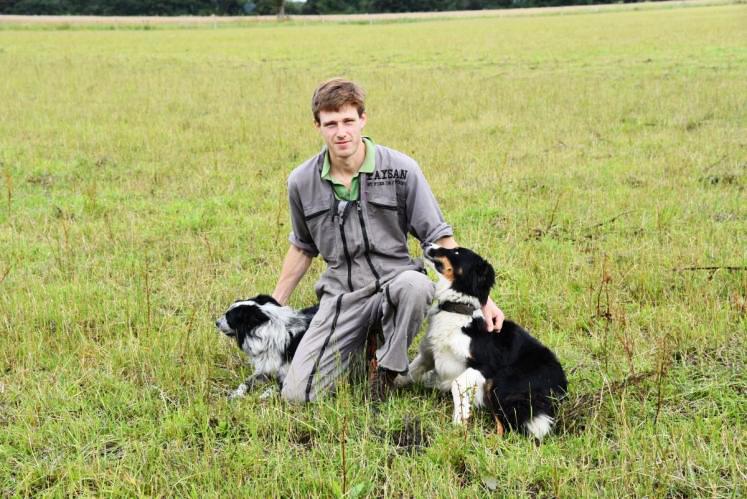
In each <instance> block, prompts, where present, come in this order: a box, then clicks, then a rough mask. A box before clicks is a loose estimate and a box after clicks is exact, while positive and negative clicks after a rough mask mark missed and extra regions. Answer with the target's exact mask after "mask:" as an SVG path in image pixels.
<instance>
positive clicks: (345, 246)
mask: <svg viewBox="0 0 747 499" xmlns="http://www.w3.org/2000/svg"><path fill="white" fill-rule="evenodd" d="M349 205H350V203H348V204H347V205H345V208H343V210H342V213H341V214H338V215H337V216H338V221H339V225H340V237H342V249H343V250H345V260H346V261H347V263H348V288H349V289H350V291H353V274H352V266H353V262H352V261H351V260H350V252H349V251H348V242H347V239H346V238H345V227H344V225H345V212H347V211H348V206H349ZM337 206H339V205H335V213H337Z"/></svg>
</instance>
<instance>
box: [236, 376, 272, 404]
mask: <svg viewBox="0 0 747 499" xmlns="http://www.w3.org/2000/svg"><path fill="white" fill-rule="evenodd" d="M268 381H270V377H269V376H268V375H267V374H265V373H259V374H252V375H251V376H249V377H248V378H246V381H244V382H243V383H241V384H240V385H239V387H238V388H236V389H235V390H234V391H233V392H231V395H229V396H228V398H229V399H230V400H233V399H237V398H241V397H244V396H245V395H246V394H247V392H248V391H249V390H251V389H252V388H254V385H256V384H258V383H266V382H268Z"/></svg>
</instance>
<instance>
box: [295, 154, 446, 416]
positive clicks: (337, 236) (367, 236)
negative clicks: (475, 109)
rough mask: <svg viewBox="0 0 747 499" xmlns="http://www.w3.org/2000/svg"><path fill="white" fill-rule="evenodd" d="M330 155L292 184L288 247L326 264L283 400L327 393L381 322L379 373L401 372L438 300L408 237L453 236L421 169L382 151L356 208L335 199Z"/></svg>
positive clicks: (363, 180)
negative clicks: (324, 173)
mask: <svg viewBox="0 0 747 499" xmlns="http://www.w3.org/2000/svg"><path fill="white" fill-rule="evenodd" d="M325 154H326V150H323V151H322V152H321V153H320V154H318V155H317V156H315V157H313V158H311V159H310V160H308V161H306V162H305V163H303V164H302V165H300V166H299V167H297V168H296V169H295V170H293V172H292V173H291V175H290V177H289V178H288V197H289V203H290V213H291V222H292V227H293V232H292V233H291V235H290V238H289V240H290V242H291V244H293V245H294V246H296V247H297V248H299V249H300V250H302V251H303V252H304V253H306V254H308V255H311V256H316V255H321V256H322V258H324V261H325V262H326V264H327V270H326V271H325V272H324V273H323V274H322V276H321V277H320V278H319V280H318V281H317V283H316V285H315V290H316V293H317V296H318V297H319V301H320V303H319V312H317V314H316V316H315V317H314V320H313V321H312V322H311V325H310V326H309V329H308V331H307V332H306V334H305V335H304V337H303V339H302V340H301V343H300V344H299V346H298V350H297V351H296V354H295V356H294V357H293V361H292V362H291V366H290V369H289V371H288V374H287V376H286V378H285V381H284V383H283V389H282V396H283V398H285V399H287V400H292V401H305V402H308V401H311V400H314V399H315V398H316V396H317V395H318V394H320V393H323V392H325V391H326V390H328V389H329V388H331V387H332V386H333V384H334V381H335V380H336V379H337V378H338V377H339V376H340V375H341V374H342V373H343V372H344V371H345V369H347V367H348V364H349V362H350V358H351V355H352V354H353V353H354V352H356V351H357V350H360V349H361V348H362V347H363V345H364V342H365V340H366V334H367V331H368V329H369V327H370V326H371V325H372V324H373V323H374V322H375V321H376V320H378V319H379V318H380V319H381V320H382V329H383V334H384V341H383V342H380V344H379V345H378V349H377V351H376V358H377V361H378V364H379V366H381V367H384V368H386V369H389V370H392V371H396V372H405V371H407V368H408V358H407V347H408V346H409V345H410V343H411V342H412V340H413V338H414V336H415V334H416V333H417V331H418V329H419V327H420V324H421V323H422V321H423V318H424V317H425V314H426V312H427V309H428V306H429V305H430V302H431V300H432V299H433V293H434V287H433V283H432V282H431V281H430V280H429V279H428V277H427V276H426V275H425V273H424V272H423V269H422V266H421V265H420V264H419V263H417V262H415V261H414V260H413V259H412V258H411V257H410V255H409V253H408V251H407V234H408V233H410V234H412V235H413V236H414V237H416V238H417V239H418V240H419V241H420V242H421V244H422V245H423V246H425V245H429V244H431V243H433V242H435V241H437V240H439V239H440V238H442V237H446V236H451V235H452V230H451V227H450V226H449V225H448V224H447V223H446V222H445V221H444V219H443V216H442V214H441V210H440V209H439V207H438V203H437V202H436V200H435V198H434V196H433V193H432V192H431V190H430V187H429V186H428V184H427V182H426V181H425V178H424V177H423V174H422V172H421V171H420V168H419V167H418V165H417V163H416V162H415V161H414V160H413V159H411V158H410V157H408V156H406V155H404V154H402V153H400V152H397V151H394V150H392V149H389V148H386V147H383V146H379V145H377V146H376V158H375V164H376V168H375V170H374V172H373V173H370V174H366V173H361V174H360V189H359V192H360V195H359V199H358V200H357V201H340V200H337V199H336V198H335V195H334V192H333V190H332V186H331V185H330V183H329V182H328V181H326V180H322V178H321V168H322V164H323V161H324V155H325Z"/></svg>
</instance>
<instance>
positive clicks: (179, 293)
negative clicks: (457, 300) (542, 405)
mask: <svg viewBox="0 0 747 499" xmlns="http://www.w3.org/2000/svg"><path fill="white" fill-rule="evenodd" d="M745 25H747V9H746V8H745V6H744V5H741V4H738V5H727V6H719V7H703V8H690V9H668V10H661V11H658V10H651V11H645V12H615V13H600V14H594V15H588V14H584V15H568V16H562V17H560V16H559V17H555V16H543V17H524V18H512V19H508V18H505V19H470V20H448V21H432V22H431V21H429V22H418V23H406V24H382V25H377V24H373V25H308V26H298V25H290V26H267V27H265V28H263V29H230V28H227V29H220V30H212V29H168V30H159V29H154V30H149V31H97V30H91V31H89V30H77V31H70V30H29V29H24V30H12V29H3V30H0V73H1V74H2V75H3V77H2V78H0V166H1V167H2V170H3V179H4V180H3V190H4V191H5V192H4V196H3V197H4V199H3V202H2V203H0V338H1V339H0V430H1V431H0V491H1V492H0V493H2V495H3V496H14V495H19V496H29V495H40V494H46V495H53V496H59V495H73V494H85V495H89V494H93V495H148V496H161V495H176V496H182V495H208V496H211V495H212V496H235V495H244V496H277V497H285V496H306V495H312V496H330V495H338V496H341V495H348V496H350V497H355V496H386V497H388V496H418V497H425V496H473V495H476V494H485V495H488V494H496V495H500V496H528V497H537V496H558V497H561V496H562V497H569V496H570V497H573V496H597V495H604V496H626V495H635V496H670V497H690V496H719V497H721V496H723V497H736V496H741V495H744V494H745V487H744V483H745V473H747V466H746V463H745V458H744V456H745V455H747V452H746V449H745V419H746V416H747V415H746V414H745V406H746V405H747V404H746V402H747V395H746V393H745V386H747V379H746V378H747V377H746V376H745V370H744V363H745V360H747V356H746V354H745V346H746V345H745V330H746V329H747V328H746V325H747V320H746V319H745V311H746V309H747V307H746V306H745V300H746V299H747V272H746V271H745V266H747V253H746V251H745V248H746V246H745V240H747V237H746V236H747V229H746V227H747V203H745V192H744V189H745V185H746V182H747V179H746V177H745V175H746V170H747V141H745V137H747V133H746V132H747V130H746V129H745V123H747V108H746V107H747V100H745V97H744V96H745V95H747V83H746V82H747V80H745V78H744V75H745V74H747V48H746V47H747V31H745V30H744V26H745ZM337 74H343V75H347V76H350V77H352V78H354V79H356V80H358V81H359V82H361V83H362V84H363V85H364V86H365V87H366V88H367V89H368V91H369V97H368V109H369V126H368V130H367V131H368V133H369V134H370V135H371V136H372V137H373V138H374V139H375V140H376V141H377V142H379V143H381V144H386V145H389V146H391V147H395V148H397V149H399V150H402V151H404V152H406V153H408V154H410V155H412V156H413V157H415V158H417V159H418V161H419V162H420V164H421V165H422V167H423V169H424V171H425V173H426V176H427V177H428V179H429V181H430V183H431V186H432V188H433V190H434V192H435V193H436V196H437V197H438V198H439V200H440V202H441V207H442V209H443V211H444V212H445V214H446V216H447V218H448V220H449V221H450V222H451V223H452V224H453V226H454V228H455V231H456V236H457V240H458V241H460V242H461V243H462V244H464V245H465V246H469V247H472V248H474V249H476V250H477V251H479V252H481V253H482V254H484V255H486V256H487V257H488V258H489V259H490V260H491V261H492V262H493V263H494V265H495V266H496V268H497V270H498V274H499V279H498V285H497V286H496V288H495V290H494V293H493V297H494V299H495V300H496V302H498V303H499V304H500V305H501V306H502V308H503V309H504V310H505V312H506V314H507V315H508V316H509V317H512V318H514V319H515V320H517V321H518V322H520V323H522V324H524V325H526V326H527V327H528V328H530V329H531V330H532V331H533V332H534V334H535V335H536V336H538V337H539V338H540V339H541V340H542V341H544V342H545V343H546V344H548V345H549V346H551V347H552V348H553V349H554V350H555V351H556V352H557V353H558V355H559V356H560V358H561V360H562V361H563V362H564V364H565V366H566V368H567V370H568V371H569V374H570V383H571V389H572V392H571V393H570V395H569V400H568V401H567V403H566V416H565V417H564V419H563V425H561V426H560V427H559V432H558V433H557V434H556V435H554V436H552V437H551V438H549V439H547V440H546V441H545V442H544V443H543V444H542V445H541V446H535V445H534V444H533V443H532V442H531V441H529V440H528V439H526V438H524V437H521V436H517V435H510V436H509V437H508V438H499V437H498V436H497V435H496V434H495V433H494V432H493V431H492V429H491V425H490V423H489V422H488V421H480V420H479V418H478V420H477V421H476V422H475V423H474V424H473V425H472V426H470V427H469V428H467V429H466V430H462V429H457V428H452V427H451V425H450V421H449V419H450V418H449V416H450V401H449V400H447V399H443V398H440V397H439V396H438V395H436V394H432V393H429V392H427V391H422V390H412V391H405V392H402V393H399V394H397V395H396V396H395V397H394V399H393V400H392V401H391V402H390V403H389V404H388V405H386V406H385V407H384V410H383V412H382V414H381V415H380V416H373V415H371V414H370V412H369V410H368V408H367V407H366V405H365V403H364V397H363V392H364V391H365V386H363V385H361V384H360V383H357V382H353V383H350V384H347V383H346V384H344V385H343V386H342V387H341V389H340V390H339V393H338V396H337V397H336V398H334V399H329V400H326V401H324V402H322V403H320V404H317V405H314V406H312V407H296V406H289V405H286V404H284V403H282V402H281V401H279V400H270V401H267V402H261V401H259V400H258V397H257V396H256V394H254V395H251V396H249V397H248V398H247V399H245V400H243V401H240V402H235V403H229V402H228V401H227V400H226V394H227V393H228V391H229V390H230V389H231V388H233V387H235V386H236V385H237V384H238V383H240V382H241V380H242V379H243V378H244V377H245V376H246V375H247V374H248V372H249V368H248V367H247V366H246V365H245V360H244V359H243V358H242V355H241V354H240V353H239V352H238V351H237V350H236V349H235V347H234V346H233V345H231V344H229V343H228V342H226V341H224V340H223V339H222V338H220V337H218V335H217V334H216V333H215V331H214V330H213V327H212V321H213V319H214V317H215V316H216V315H217V314H219V313H220V312H222V310H223V309H224V307H225V306H226V305H227V304H228V303H229V302H230V301H231V300H233V299H234V298H237V297H239V296H246V295H250V294H254V293H256V292H260V291H269V290H271V289H272V287H273V286H274V283H275V279H276V278H277V274H278V271H279V266H280V263H281V261H282V256H283V254H284V251H285V250H284V248H285V246H286V238H287V234H288V231H289V225H288V217H287V210H286V206H285V178H286V176H287V174H288V173H289V171H290V170H291V168H292V167H293V166H294V165H296V164H298V163H300V162H301V161H302V160H303V159H305V158H306V157H308V156H310V155H312V154H313V153H314V152H316V151H317V150H318V148H319V146H320V141H319V139H318V137H317V136H316V135H315V132H314V130H313V128H312V126H311V118H310V112H309V100H310V93H311V91H312V90H313V88H314V86H315V85H316V84H317V83H318V82H319V81H321V80H323V79H325V78H327V77H329V76H332V75H337ZM413 250H414V251H416V245H415V244H414V243H413ZM321 268H322V266H321V264H320V263H319V262H316V263H315V264H314V266H313V268H312V271H311V273H310V276H309V277H307V278H306V279H305V280H304V281H302V284H301V286H300V287H299V289H298V290H297V292H296V294H295V295H294V297H293V300H292V301H293V304H295V305H299V306H300V305H306V304H309V303H311V302H312V301H313V300H314V296H313V292H312V282H313V280H314V276H315V275H318V273H319V271H320V270H321ZM624 380H628V382H625V381H624Z"/></svg>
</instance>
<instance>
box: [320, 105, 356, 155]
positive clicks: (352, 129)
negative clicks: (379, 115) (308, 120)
mask: <svg viewBox="0 0 747 499" xmlns="http://www.w3.org/2000/svg"><path fill="white" fill-rule="evenodd" d="M364 126H366V113H363V114H362V115H360V116H358V110H357V109H356V108H355V107H354V106H351V105H347V106H344V107H342V108H340V109H339V110H337V111H319V123H317V124H316V128H317V130H319V133H320V134H321V135H322V138H323V139H324V143H325V144H327V149H328V150H329V153H330V156H331V157H336V158H340V159H346V158H349V157H351V156H354V155H355V153H357V152H358V149H359V148H360V147H362V146H363V142H362V139H361V136H362V132H363V127H364Z"/></svg>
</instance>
